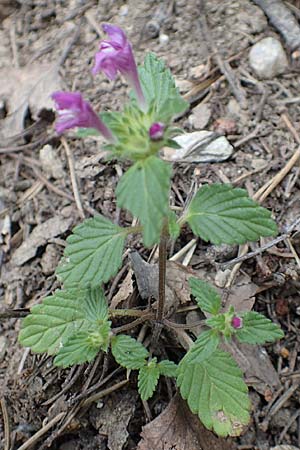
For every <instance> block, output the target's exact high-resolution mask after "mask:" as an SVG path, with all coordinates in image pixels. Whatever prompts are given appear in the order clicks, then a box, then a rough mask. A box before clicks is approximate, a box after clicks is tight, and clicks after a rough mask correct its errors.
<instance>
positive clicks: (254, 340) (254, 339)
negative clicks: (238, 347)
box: [235, 311, 284, 344]
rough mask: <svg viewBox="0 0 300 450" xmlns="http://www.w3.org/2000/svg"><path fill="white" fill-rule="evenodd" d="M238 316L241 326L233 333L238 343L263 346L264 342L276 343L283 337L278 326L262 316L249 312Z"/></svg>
mask: <svg viewBox="0 0 300 450" xmlns="http://www.w3.org/2000/svg"><path fill="white" fill-rule="evenodd" d="M240 316H241V317H242V319H243V326H242V328H239V329H237V330H236V333H235V336H236V337H237V339H238V340H239V341H240V342H247V343H248V344H264V343H265V342H273V341H276V340H277V339H281V338H282V337H283V336H284V333H283V331H282V330H281V329H280V328H279V326H278V325H276V323H274V322H272V321H271V320H269V319H267V318H266V317H265V316H263V315H262V314H259V313H257V312H255V311H250V312H247V313H244V314H240Z"/></svg>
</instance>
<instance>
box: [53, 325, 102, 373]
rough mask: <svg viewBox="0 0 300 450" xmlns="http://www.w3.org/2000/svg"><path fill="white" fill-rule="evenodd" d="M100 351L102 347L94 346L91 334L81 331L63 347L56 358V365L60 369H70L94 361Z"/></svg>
mask: <svg viewBox="0 0 300 450" xmlns="http://www.w3.org/2000/svg"><path fill="white" fill-rule="evenodd" d="M99 350H100V346H99V345H98V346H96V345H93V343H92V342H91V341H90V333H88V332H87V331H80V332H79V333H77V334H74V335H72V336H71V337H70V338H69V339H68V340H67V342H66V343H65V344H64V345H63V347H61V348H60V349H59V351H58V353H57V355H56V357H55V358H54V364H55V365H56V366H59V367H64V368H65V367H69V366H73V365H75V364H83V363H84V362H90V361H92V360H93V359H94V358H95V356H96V355H97V353H98V351H99Z"/></svg>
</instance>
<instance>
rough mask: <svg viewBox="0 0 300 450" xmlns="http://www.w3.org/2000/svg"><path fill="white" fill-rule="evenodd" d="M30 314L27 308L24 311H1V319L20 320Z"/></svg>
mask: <svg viewBox="0 0 300 450" xmlns="http://www.w3.org/2000/svg"><path fill="white" fill-rule="evenodd" d="M29 313H30V310H29V309H27V308H24V309H4V311H3V310H2V311H0V319H20V318H21V317H26V316H28V314H29Z"/></svg>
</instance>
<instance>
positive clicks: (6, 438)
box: [0, 397, 10, 450]
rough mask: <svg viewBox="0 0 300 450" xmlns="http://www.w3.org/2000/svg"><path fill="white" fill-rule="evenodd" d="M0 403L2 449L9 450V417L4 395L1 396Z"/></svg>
mask: <svg viewBox="0 0 300 450" xmlns="http://www.w3.org/2000/svg"><path fill="white" fill-rule="evenodd" d="M0 405H1V409H2V416H3V425H4V449H3V450H9V449H10V426H9V418H8V412H7V406H6V401H5V398H4V397H2V398H1V400H0Z"/></svg>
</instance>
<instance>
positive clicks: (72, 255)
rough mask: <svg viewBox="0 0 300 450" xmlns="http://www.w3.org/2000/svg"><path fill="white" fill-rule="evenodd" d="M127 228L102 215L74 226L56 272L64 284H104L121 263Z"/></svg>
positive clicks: (70, 285)
mask: <svg viewBox="0 0 300 450" xmlns="http://www.w3.org/2000/svg"><path fill="white" fill-rule="evenodd" d="M127 234H128V230H127V229H126V228H121V227H119V226H118V225H115V224H114V223H112V222H111V221H110V220H108V219H105V218H104V217H103V216H96V217H94V218H92V219H87V220H85V221H84V222H83V223H82V224H80V225H77V226H76V227H75V228H74V230H73V233H72V234H71V235H70V236H69V237H68V239H67V244H68V245H67V247H66V249H65V253H64V254H65V259H64V260H63V261H62V263H61V264H60V265H59V266H58V268H57V270H56V274H57V276H58V278H59V279H60V280H62V281H63V283H64V286H65V287H75V286H79V287H87V286H91V287H95V286H98V285H100V284H101V283H106V282H107V281H109V280H110V278H111V277H112V276H114V275H115V274H116V273H117V271H118V269H119V267H120V266H121V264H122V253H123V249H124V243H125V238H126V235H127Z"/></svg>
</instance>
